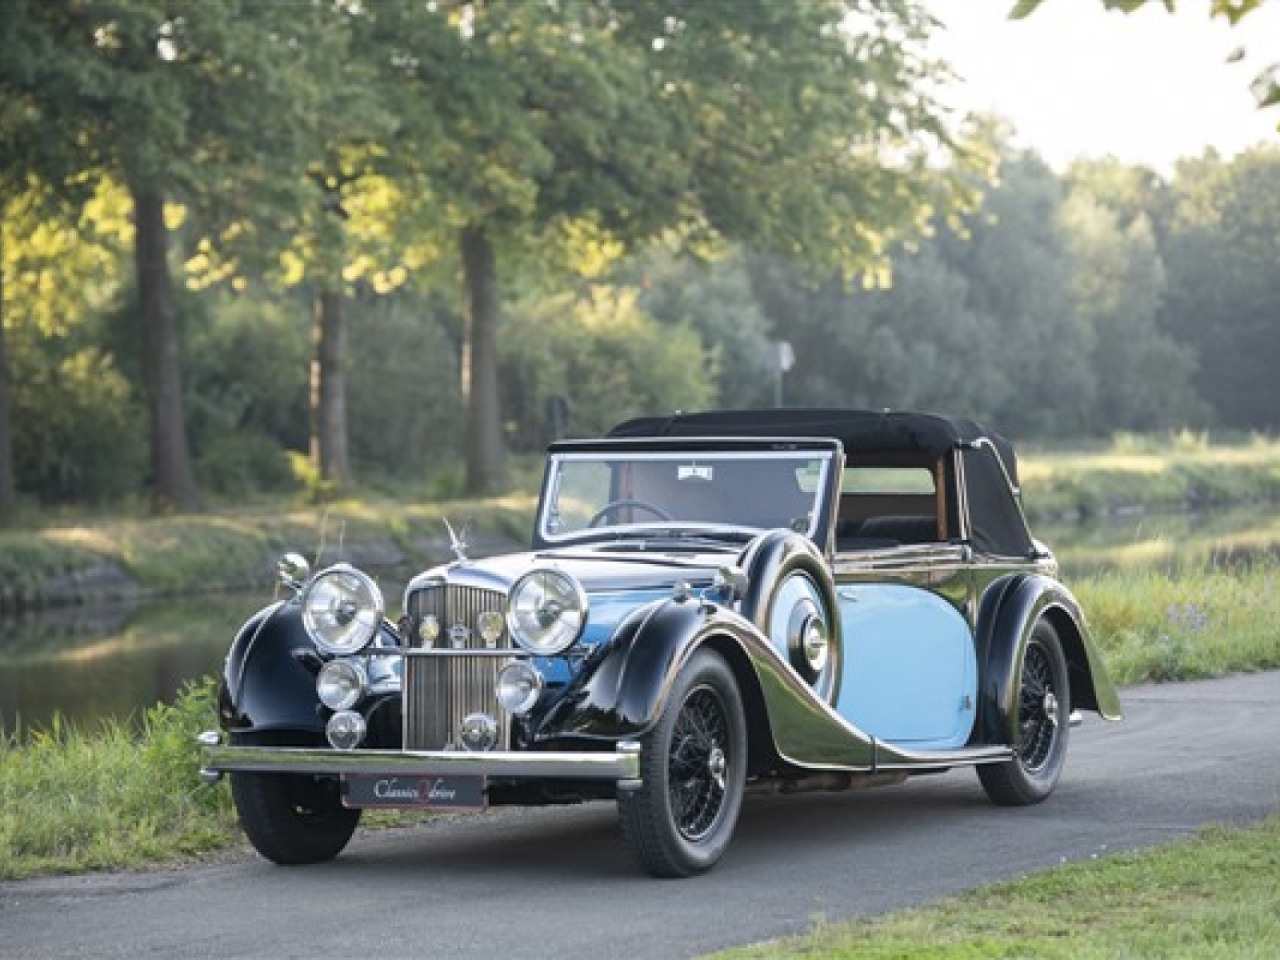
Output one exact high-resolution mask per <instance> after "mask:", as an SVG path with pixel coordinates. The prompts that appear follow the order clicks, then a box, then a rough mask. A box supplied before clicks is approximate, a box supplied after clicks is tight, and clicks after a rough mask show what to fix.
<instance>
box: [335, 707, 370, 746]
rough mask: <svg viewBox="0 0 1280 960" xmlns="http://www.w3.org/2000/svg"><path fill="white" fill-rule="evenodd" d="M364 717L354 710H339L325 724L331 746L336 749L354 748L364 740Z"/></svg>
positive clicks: (365, 728)
mask: <svg viewBox="0 0 1280 960" xmlns="http://www.w3.org/2000/svg"><path fill="white" fill-rule="evenodd" d="M367 729H368V728H367V727H366V726H365V722H364V717H362V716H360V714H358V713H356V712H355V711H354V710H339V711H338V712H337V713H335V714H334V715H333V716H332V717H330V718H329V722H328V723H327V724H325V728H324V733H325V736H326V737H328V738H329V746H331V747H333V749H335V750H354V749H355V748H356V747H358V746H360V744H361V743H362V742H363V741H364V735H365V731H366V730H367Z"/></svg>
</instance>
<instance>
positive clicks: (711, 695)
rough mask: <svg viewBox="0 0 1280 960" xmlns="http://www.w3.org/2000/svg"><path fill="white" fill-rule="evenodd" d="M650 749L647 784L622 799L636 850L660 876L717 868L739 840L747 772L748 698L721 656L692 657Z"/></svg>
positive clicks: (622, 816) (643, 768)
mask: <svg viewBox="0 0 1280 960" xmlns="http://www.w3.org/2000/svg"><path fill="white" fill-rule="evenodd" d="M642 747H643V750H642V753H641V759H640V775H641V778H642V781H641V786H640V787H639V788H638V789H635V790H630V791H626V792H624V793H621V794H619V796H618V815H619V820H620V822H621V824H622V835H623V839H624V840H625V841H626V844H627V847H628V849H629V850H630V851H631V854H632V856H633V857H634V858H635V859H636V861H637V862H638V863H639V864H640V866H642V867H644V868H645V869H646V870H648V871H649V872H650V873H651V874H653V875H654V876H657V877H689V876H693V875H694V874H698V873H703V872H705V871H707V870H710V869H711V868H712V867H713V866H715V864H716V862H717V861H718V860H719V859H720V857H721V856H722V855H723V854H724V851H725V849H726V848H727V847H728V845H729V840H730V838H731V837H732V836H733V829H734V827H735V826H736V825H737V822H738V813H739V811H740V810H741V809H742V796H743V793H744V791H745V784H746V775H747V724H746V718H745V715H744V713H743V710H742V700H741V698H740V697H739V695H738V684H737V682H736V681H735V680H734V676H733V671H732V670H731V669H730V668H729V665H728V664H727V663H725V661H724V659H723V658H722V657H721V656H720V655H719V654H716V653H714V652H712V651H710V650H700V651H698V652H697V653H695V654H694V655H693V657H692V658H690V660H689V662H688V663H687V664H686V665H685V666H684V667H683V669H681V671H680V674H679V676H678V677H677V678H676V682H675V684H674V685H673V686H672V690H671V694H670V696H669V697H668V698H667V703H666V706H665V707H663V710H662V714H661V716H660V717H659V718H658V722H657V724H656V725H655V726H654V728H653V730H652V731H651V732H650V733H649V734H648V735H647V736H646V737H645V738H644V741H643V744H642Z"/></svg>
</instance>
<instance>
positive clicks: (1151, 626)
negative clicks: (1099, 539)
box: [1071, 559, 1280, 684]
mask: <svg viewBox="0 0 1280 960" xmlns="http://www.w3.org/2000/svg"><path fill="white" fill-rule="evenodd" d="M1071 586H1072V588H1073V590H1074V592H1075V594H1076V597H1077V598H1078V599H1079V600H1080V603H1081V605H1082V606H1083V607H1084V609H1085V612H1086V614H1087V616H1088V618H1089V623H1090V625H1091V627H1092V629H1093V633H1094V638H1095V639H1096V640H1097V641H1098V644H1099V645H1100V646H1101V647H1102V651H1103V654H1104V656H1105V658H1106V661H1107V666H1108V668H1109V669H1110V672H1111V676H1112V679H1113V680H1115V681H1116V682H1117V683H1120V684H1135V683H1145V682H1152V681H1154V682H1165V681H1174V680H1196V679H1203V678H1206V677H1217V676H1222V675H1223V674H1226V673H1233V672H1241V671H1249V670H1269V669H1275V668H1277V667H1280V629H1277V627H1276V624H1278V623H1280V561H1277V560H1274V559H1266V560H1262V561H1259V562H1258V563H1254V564H1242V565H1234V566H1230V567H1216V568H1210V569H1203V568H1200V569H1196V568H1191V567H1179V568H1175V569H1173V570H1169V571H1150V570H1148V571H1144V572H1137V573H1134V572H1130V573H1123V574H1121V573H1115V572H1105V573H1100V574H1097V575H1095V576H1092V577H1087V578H1084V579H1082V580H1079V581H1076V582H1073V583H1072V584H1071Z"/></svg>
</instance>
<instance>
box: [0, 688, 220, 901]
mask: <svg viewBox="0 0 1280 960" xmlns="http://www.w3.org/2000/svg"><path fill="white" fill-rule="evenodd" d="M214 718H215V712H214V685H213V682H212V680H209V681H207V682H205V683H203V684H200V685H195V686H190V687H188V688H187V689H186V690H185V691H184V692H183V694H182V695H181V696H180V697H179V698H178V700H177V702H176V703H174V704H172V705H168V704H158V705H156V706H154V707H152V708H151V709H150V710H148V711H147V715H146V717H145V718H144V722H143V724H142V729H141V732H138V731H136V730H135V729H134V728H132V727H130V726H128V725H125V724H121V723H114V722H113V723H108V724H105V725H103V726H102V727H101V728H100V729H98V730H95V731H92V732H86V731H82V730H78V729H76V728H74V727H68V726H61V725H58V726H55V728H54V729H53V730H51V731H49V732H45V733H37V734H34V735H32V736H31V737H30V738H29V739H25V740H24V741H22V742H18V740H17V739H16V738H13V739H8V740H5V741H0V879H6V880H13V879H20V878H23V877H28V876H32V875H35V874H39V873H78V872H83V871H86V870H95V869H102V868H108V867H111V868H121V867H132V866H137V865H139V864H143V863H156V862H165V861H174V860H180V859H183V858H187V857H192V856H196V855H199V854H202V853H207V852H209V851H211V850H216V849H219V848H221V847H225V846H227V845H228V844H229V843H230V842H231V838H232V837H233V836H234V835H235V818H234V815H233V814H232V811H231V802H230V797H229V794H228V791H227V788H226V787H225V786H222V785H219V786H216V787H210V786H207V785H205V784H202V783H201V782H200V780H199V778H198V777H197V773H198V769H199V760H198V757H197V754H196V749H195V737H196V735H197V734H198V733H199V732H200V731H201V730H207V729H209V728H210V727H211V726H213V725H214Z"/></svg>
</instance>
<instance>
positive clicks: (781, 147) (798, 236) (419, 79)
mask: <svg viewBox="0 0 1280 960" xmlns="http://www.w3.org/2000/svg"><path fill="white" fill-rule="evenodd" d="M365 9H367V11H368V16H369V17H370V18H371V20H373V21H380V22H382V23H384V24H385V25H389V26H392V27H393V28H394V30H395V43H394V55H393V56H394V62H395V64H396V65H397V68H398V70H399V71H400V73H401V75H402V78H403V80H404V81H405V86H404V88H403V89H402V92H401V94H400V95H401V96H407V97H410V98H411V99H412V102H413V103H416V104H424V103H425V104H427V105H428V107H427V109H425V110H421V117H422V120H421V122H420V121H419V117H418V115H416V114H414V113H413V112H411V111H406V112H404V113H403V114H402V118H403V120H404V127H403V128H402V131H401V136H400V140H399V142H398V144H397V151H402V152H403V153H404V154H405V155H411V156H412V158H413V160H414V162H415V163H416V165H417V167H418V169H419V170H421V171H422V174H423V177H424V179H425V180H426V181H427V182H429V184H430V188H431V190H432V192H433V193H434V195H435V196H436V197H437V198H439V200H440V202H441V204H442V215H441V221H442V223H443V225H445V226H447V227H448V228H449V229H451V230H452V231H454V236H455V238H456V244H457V249H458V260H459V263H460V265H461V270H462V274H463V278H464V280H463V290H464V291H465V294H464V295H465V303H466V310H465V321H466V324H467V334H466V337H465V346H464V363H463V372H462V376H463V384H464V391H465V393H466V395H467V400H468V430H467V437H468V449H467V457H466V460H467V477H468V488H469V491H470V492H472V493H475V494H482V493H491V492H494V491H496V490H498V489H500V488H501V487H502V484H503V466H502V456H503V438H502V417H501V409H500V404H499V390H498V378H497V375H496V370H497V367H496V363H497V357H498V350H497V341H498V324H499V321H498V305H499V302H500V299H501V298H500V290H501V286H500V281H501V275H500V270H499V267H500V263H501V262H502V261H503V259H504V258H508V259H510V258H513V257H518V256H519V254H520V252H521V251H522V250H528V249H530V248H531V247H532V246H533V245H535V244H537V243H539V242H540V241H541V240H542V239H543V238H545V237H546V236H547V234H548V233H549V232H552V231H555V230H557V229H559V228H562V227H564V226H565V225H566V224H571V223H579V224H586V225H587V227H588V230H589V231H590V232H594V233H596V234H597V235H598V236H600V237H601V238H602V239H604V240H606V241H608V242H610V243H612V244H615V245H616V246H617V248H618V249H628V248H633V247H635V246H637V245H639V244H641V243H643V242H645V241H646V240H648V239H650V238H653V237H655V236H657V235H659V234H660V233H663V232H668V231H669V232H672V233H674V234H675V235H677V236H679V237H681V238H682V239H683V240H684V242H685V243H686V244H698V243H705V242H707V241H708V240H709V239H710V238H712V237H719V238H725V239H729V240H739V241H742V242H744V243H747V244H749V245H751V246H752V247H754V248H758V249H762V250H769V251H775V252H779V253H781V254H784V255H786V256H790V257H806V258H810V259H812V260H813V261H814V262H815V263H825V264H827V265H830V266H833V267H839V268H841V269H843V270H846V271H849V272H856V271H860V270H865V269H870V268H873V267H875V266H877V265H882V264H883V262H884V255H885V253H886V251H887V250H888V248H889V243H890V238H891V237H892V236H894V235H895V234H897V233H899V232H902V231H908V230H910V229H913V228H916V227H919V226H920V225H921V224H922V223H923V222H924V221H925V220H926V219H927V218H928V216H929V214H930V213H931V212H932V211H933V210H935V209H937V208H938V207H939V206H940V205H944V204H945V203H946V200H947V196H946V191H945V190H943V189H940V184H943V183H945V180H944V179H943V178H939V177H938V176H936V175H935V173H934V171H933V169H932V168H931V167H930V164H931V163H933V162H934V161H936V160H937V159H938V158H939V157H942V158H945V157H946V156H947V155H948V154H949V153H950V152H951V150H952V148H953V147H954V143H953V140H952V137H951V134H950V132H949V131H948V129H947V128H946V125H945V123H944V119H943V114H942V111H941V109H940V108H939V107H938V106H937V105H936V104H935V103H934V101H933V100H932V99H931V97H930V95H929V93H928V87H927V86H926V85H925V83H924V81H925V80H926V79H928V78H929V77H930V76H932V75H933V72H934V70H935V67H934V66H933V65H932V64H929V63H927V62H926V61H925V60H924V59H923V58H922V57H921V54H920V51H919V47H920V44H921V42H922V41H923V39H924V37H925V36H926V35H927V32H928V29H929V24H930V22H929V21H928V19H927V18H926V17H925V15H924V14H923V13H922V12H921V11H920V10H919V9H918V8H917V7H916V5H914V4H911V3H907V2H899V0H883V2H880V3H876V4H869V3H866V4H864V3H858V4H850V3H844V2H836V0H797V2H792V3H785V4H780V3H772V2H767V0H740V2H736V3H732V4H726V3H701V4H688V3H677V2H670V3H666V2H653V0H603V2H594V3H586V2H565V3H557V4H541V3H540V4H532V3H526V2H520V0H492V2H489V3H485V4H475V3H468V2H461V0H442V2H438V3H436V4H433V5H432V6H431V7H429V8H428V10H429V11H430V14H429V15H427V16H418V17H414V18H409V19H398V18H397V17H396V10H397V5H396V4H369V5H367V7H366V8H365Z"/></svg>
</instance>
